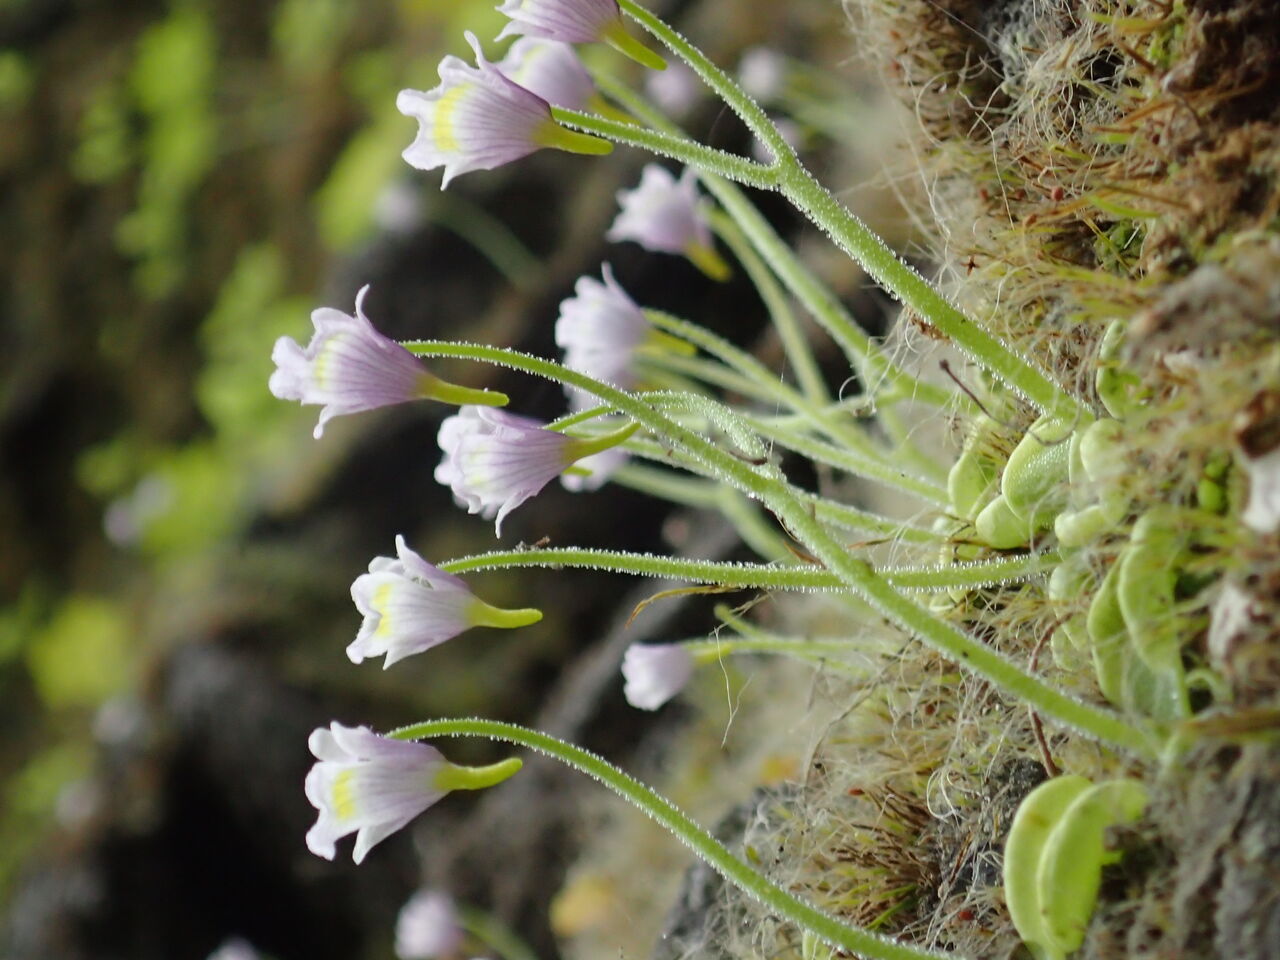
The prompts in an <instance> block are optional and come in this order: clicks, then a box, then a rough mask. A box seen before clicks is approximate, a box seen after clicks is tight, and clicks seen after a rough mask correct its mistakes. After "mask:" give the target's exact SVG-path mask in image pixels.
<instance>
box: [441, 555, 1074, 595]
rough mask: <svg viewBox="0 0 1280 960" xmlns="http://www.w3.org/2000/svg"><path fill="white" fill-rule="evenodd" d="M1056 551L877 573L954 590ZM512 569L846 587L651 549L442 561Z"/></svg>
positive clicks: (449, 566)
mask: <svg viewBox="0 0 1280 960" xmlns="http://www.w3.org/2000/svg"><path fill="white" fill-rule="evenodd" d="M1057 560H1058V556H1057V554H1053V553H1049V554H1024V555H1022V556H1015V557H1000V558H999V559H996V560H981V561H974V562H972V563H965V564H957V565H955V566H932V565H930V566H922V567H886V568H883V569H881V570H879V571H878V572H879V574H880V575H881V576H882V577H883V578H884V579H885V581H887V582H888V583H890V584H893V585H894V586H896V587H902V588H904V589H908V590H951V589H955V588H965V587H984V586H993V585H995V584H998V583H1009V582H1012V581H1015V580H1026V579H1028V578H1030V577H1034V576H1037V575H1038V574H1042V573H1045V572H1047V571H1048V570H1050V569H1052V568H1053V566H1054V564H1055V563H1056V562H1057ZM511 567H571V568H575V569H584V570H608V571H612V572H616V573H630V574H634V575H636V576H641V577H662V578H664V579H667V580H689V581H692V582H694V583H708V584H716V585H718V586H722V587H738V588H741V589H743V590H748V589H756V590H843V589H844V588H845V584H844V583H843V581H841V579H840V578H839V577H837V576H836V575H834V574H832V573H831V572H829V571H827V570H823V569H821V568H819V567H812V566H790V567H781V566H776V565H773V564H751V563H732V562H725V561H720V560H687V559H685V558H683V557H667V556H662V555H659V554H651V553H628V552H625V551H615V550H595V549H589V548H585V547H551V548H544V549H533V550H528V549H526V550H493V551H490V552H488V553H478V554H475V555H473V556H469V557H459V558H458V559H456V560H450V561H449V562H448V563H442V564H440V569H441V570H443V571H445V572H446V573H455V574H457V573H475V572H476V571H477V570H506V569H509V568H511Z"/></svg>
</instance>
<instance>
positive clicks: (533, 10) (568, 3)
mask: <svg viewBox="0 0 1280 960" xmlns="http://www.w3.org/2000/svg"><path fill="white" fill-rule="evenodd" d="M497 10H498V12H499V13H501V14H503V15H504V16H506V17H508V18H510V20H511V22H510V23H508V24H507V25H506V26H505V27H503V28H502V32H501V33H500V34H498V39H499V40H501V39H503V38H504V37H509V36H516V35H521V34H522V35H524V36H526V37H541V38H543V39H544V40H559V41H560V42H561V43H596V42H598V41H601V40H604V39H605V38H606V37H607V35H608V34H609V33H610V31H612V30H616V29H617V28H618V27H619V26H621V23H622V13H621V11H619V9H618V3H617V0H505V2H504V3H503V4H502V6H500V7H498V8H497Z"/></svg>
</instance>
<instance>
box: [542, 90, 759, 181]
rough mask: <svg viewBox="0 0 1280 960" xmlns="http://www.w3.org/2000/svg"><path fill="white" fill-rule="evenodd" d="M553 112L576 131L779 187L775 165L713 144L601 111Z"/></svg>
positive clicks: (554, 109)
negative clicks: (758, 161) (601, 112)
mask: <svg viewBox="0 0 1280 960" xmlns="http://www.w3.org/2000/svg"><path fill="white" fill-rule="evenodd" d="M551 115H552V116H553V117H555V119H556V120H557V122H559V123H562V124H565V125H566V126H569V127H572V128H574V129H575V130H582V131H585V132H587V133H593V134H595V135H596V136H600V137H604V138H606V139H608V140H612V141H614V142H616V143H625V144H627V145H628V146H631V147H640V148H641V149H643V150H648V151H649V152H650V153H656V154H658V155H659V156H661V157H669V158H671V159H672V160H678V161H679V162H680V163H683V164H687V165H688V166H691V167H695V168H697V169H699V170H708V171H710V172H712V173H716V174H719V175H720V176H724V177H728V178H729V179H730V180H734V181H736V182H738V183H741V184H745V185H746V186H748V187H759V188H760V189H762V190H773V189H774V188H775V187H776V186H777V181H778V178H777V175H776V174H775V173H774V171H773V168H772V167H766V166H763V165H762V164H759V163H756V162H755V161H754V160H747V159H746V158H744V157H739V156H737V155H736V154H732V153H726V152H725V151H723V150H716V149H715V148H714V147H707V146H704V145H702V144H701V143H698V142H697V141H695V140H690V139H688V138H687V137H681V136H676V135H674V134H670V133H663V132H660V131H656V130H648V129H645V128H644V127H638V126H636V125H635V124H632V123H620V122H619V121H617V120H610V119H609V118H608V117H602V116H600V115H598V114H594V113H583V112H582V111H580V110H569V109H568V108H566V107H554V106H553V107H552V108H551Z"/></svg>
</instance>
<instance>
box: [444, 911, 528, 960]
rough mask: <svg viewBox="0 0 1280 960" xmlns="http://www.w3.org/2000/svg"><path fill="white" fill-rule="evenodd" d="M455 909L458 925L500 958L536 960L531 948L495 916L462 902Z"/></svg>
mask: <svg viewBox="0 0 1280 960" xmlns="http://www.w3.org/2000/svg"><path fill="white" fill-rule="evenodd" d="M457 911H458V925H459V926H461V927H462V929H463V930H465V931H466V932H467V933H469V934H471V935H472V936H473V937H475V938H476V939H477V940H480V941H482V942H483V943H484V944H485V946H487V947H489V948H491V949H492V950H493V951H494V952H495V953H497V954H498V956H500V957H502V960H538V955H537V954H536V953H534V952H533V949H532V948H531V947H530V946H529V945H528V944H527V943H525V942H524V941H523V940H521V939H520V937H519V936H517V935H516V933H515V932H514V931H512V930H511V929H510V928H509V927H508V926H507V925H506V924H504V923H503V922H502V921H500V920H499V919H498V918H497V917H495V916H493V915H492V914H489V913H485V912H484V911H483V910H477V909H476V908H475V907H471V906H468V905H466V904H463V903H460V904H458V906H457Z"/></svg>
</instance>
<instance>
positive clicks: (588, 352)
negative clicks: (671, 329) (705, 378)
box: [556, 263, 653, 410]
mask: <svg viewBox="0 0 1280 960" xmlns="http://www.w3.org/2000/svg"><path fill="white" fill-rule="evenodd" d="M601 272H602V275H603V277H604V282H603V283H601V282H600V281H599V280H597V279H595V278H594V277H579V278H578V282H577V283H576V284H575V285H574V288H573V290H574V296H572V297H569V298H568V299H566V300H564V301H563V302H561V304H560V316H559V317H558V318H557V319H556V345H557V346H558V347H560V349H562V350H564V352H565V356H564V365H565V366H566V367H568V368H569V369H570V370H576V371H577V372H579V373H585V374H586V375H587V376H589V377H593V378H594V379H596V380H601V381H603V382H604V383H608V384H611V385H613V386H615V387H619V388H621V389H623V390H630V389H631V388H632V387H633V386H635V382H636V376H635V373H634V371H633V370H632V361H633V359H634V356H635V352H636V350H637V349H638V348H639V347H640V346H641V345H642V344H643V343H644V342H645V341H646V340H647V339H648V338H649V335H650V333H652V329H653V328H652V327H651V326H650V325H649V321H648V320H647V319H645V315H644V313H643V311H641V309H640V308H639V307H638V306H636V302H635V301H634V300H632V299H631V298H630V297H629V296H627V292H626V291H625V290H623V289H622V287H621V286H619V285H618V282H617V281H616V280H615V279H614V278H613V270H612V269H611V268H610V267H609V265H608V264H607V263H606V264H605V265H604V267H603V269H602V271H601ZM566 392H567V393H568V394H569V403H570V406H571V407H572V408H573V409H574V410H584V409H586V408H587V407H590V406H594V405H595V403H596V401H595V398H594V397H592V396H591V394H589V393H587V392H586V391H584V390H580V389H578V388H577V387H567V388H566Z"/></svg>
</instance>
